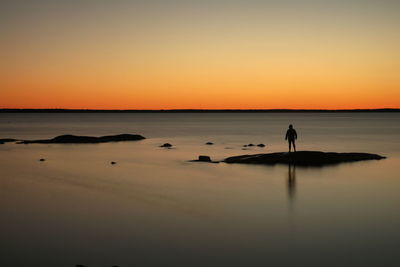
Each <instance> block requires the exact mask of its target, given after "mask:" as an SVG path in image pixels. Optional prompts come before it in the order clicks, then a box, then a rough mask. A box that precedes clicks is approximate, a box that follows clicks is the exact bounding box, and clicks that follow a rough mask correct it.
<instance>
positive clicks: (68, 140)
mask: <svg viewBox="0 0 400 267" xmlns="http://www.w3.org/2000/svg"><path fill="white" fill-rule="evenodd" d="M142 139H146V138H145V137H143V136H141V135H138V134H118V135H106V136H100V137H95V136H78V135H70V134H66V135H60V136H57V137H54V138H52V139H44V140H23V141H20V142H19V144H97V143H107V142H122V141H138V140H142Z"/></svg>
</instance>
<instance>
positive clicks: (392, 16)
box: [0, 0, 400, 109]
mask: <svg viewBox="0 0 400 267" xmlns="http://www.w3.org/2000/svg"><path fill="white" fill-rule="evenodd" d="M0 33H1V35H0V58H1V60H0V93H1V97H0V108H88V109H177V108H200V109H207V108H209V109H220V108H222V109H225V108H233V109H235V108H238V109H251V108H261V109H273V108H309V109H316V108H317V109H318V108H324V109H325V108H326V109H335V108H384V107H391V108H400V1H398V0H397V1H396V0H393V1H390V0H379V1H378V0H377V1H369V0H360V1H355V0H346V1H341V0H335V1H322V0H319V1H311V0H309V1H301V0H292V1H285V0H280V1H252V0H247V1H235V0H231V1H227V0H225V1H223V0H220V1H218V0H214V1H207V0H203V1H190V0H186V1H168V0H163V1H162V0H159V1H157V0H155V1H118V0H113V1H111V0H110V1H101V0H96V1H94V0H93V1H90V0H86V1H85V0H81V1H75V0H69V1H57V0H52V1H35V0H29V1H22V0H19V1H8V0H2V1H1V2H0Z"/></svg>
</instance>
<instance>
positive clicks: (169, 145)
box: [160, 143, 172, 147]
mask: <svg viewBox="0 0 400 267" xmlns="http://www.w3.org/2000/svg"><path fill="white" fill-rule="evenodd" d="M160 147H172V145H171V144H170V143H165V144H163V145H161V146H160Z"/></svg>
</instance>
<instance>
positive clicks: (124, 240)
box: [0, 113, 400, 266]
mask: <svg viewBox="0 0 400 267" xmlns="http://www.w3.org/2000/svg"><path fill="white" fill-rule="evenodd" d="M289 123H293V124H294V126H295V128H296V130H297V132H298V134H299V140H298V150H322V151H339V152H345V151H352V152H371V153H378V154H381V155H385V156H387V157H388V158H387V159H385V160H381V161H365V162H357V163H347V164H341V165H337V166H330V167H323V168H299V167H297V168H296V169H290V170H289V169H288V167H287V166H284V165H277V166H251V165H227V164H223V163H220V164H207V163H190V162H187V161H188V160H191V159H195V158H197V156H198V155H202V154H204V155H209V156H211V157H212V158H213V159H217V160H218V159H222V158H224V157H227V156H232V155H240V154H251V153H261V152H277V151H284V150H286V149H287V148H286V143H285V141H284V140H283V139H284V134H285V131H286V129H287V125H288V124H289ZM65 133H70V134H79V135H97V136H98V135H106V134H107V135H108V134H118V133H138V134H142V135H144V136H145V137H147V138H148V139H146V140H143V141H138V142H122V143H107V144H81V145H71V144H69V145H55V144H51V145H47V144H30V145H17V144H12V143H8V144H4V145H0V190H1V191H0V236H1V241H0V251H1V257H0V266H75V265H76V264H85V265H88V266H112V265H119V266H148V265H161V266H257V265H258V266H400V257H399V255H398V249H399V245H400V213H399V204H400V175H399V173H400V113H392V114H384V113H359V114H354V113H349V114H346V113H338V114H321V113H307V114H304V113H296V114H293V113H278V114H272V113H265V114H261V113H260V114H249V113H243V114H189V113H188V114H0V138H5V137H14V138H26V139H36V138H51V137H54V136H56V135H60V134H65ZM207 141H212V142H214V143H215V145H213V146H206V145H204V143H205V142H207ZM165 142H169V143H172V144H173V145H174V146H175V148H174V149H161V148H159V147H158V146H159V145H161V144H162V143H165ZM248 143H256V144H258V143H264V144H266V147H265V148H252V149H249V150H242V145H244V144H248ZM40 158H46V161H45V162H39V161H38V159H40ZM111 161H116V162H117V164H116V165H111V164H110V162H111Z"/></svg>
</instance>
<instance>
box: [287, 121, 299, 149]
mask: <svg viewBox="0 0 400 267" xmlns="http://www.w3.org/2000/svg"><path fill="white" fill-rule="evenodd" d="M296 139H297V133H296V130H295V129H293V125H291V124H290V125H289V129H288V130H287V132H286V137H285V140H288V142H289V152H290V151H291V150H292V144H293V149H294V152H296V143H295V142H296Z"/></svg>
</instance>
